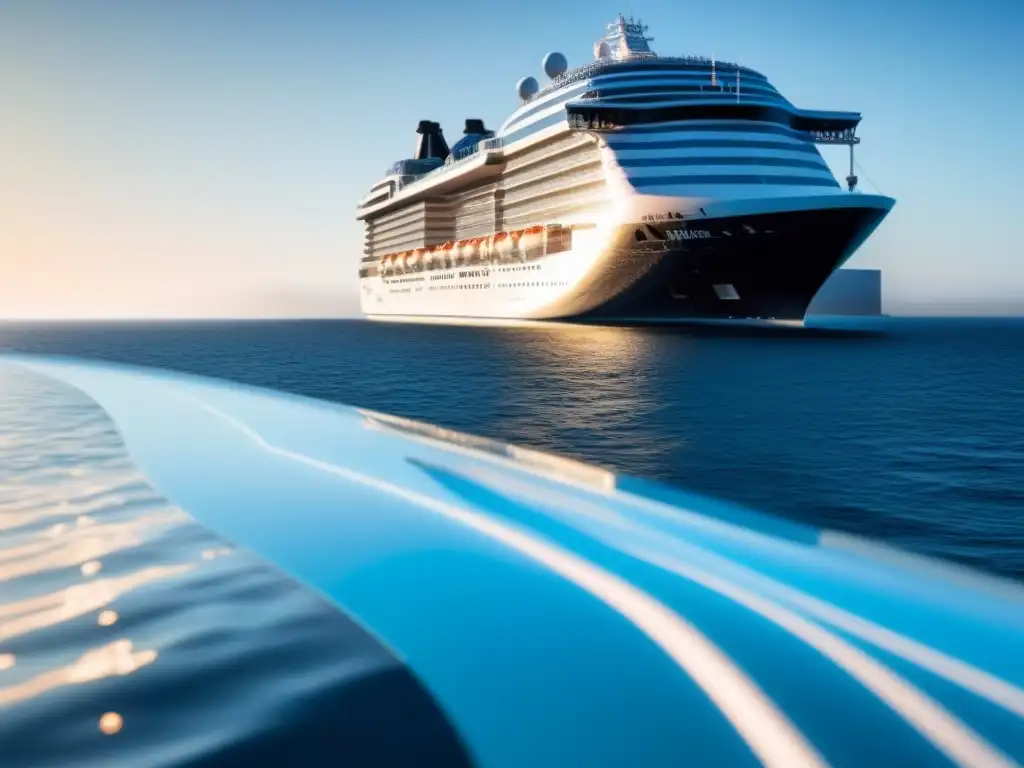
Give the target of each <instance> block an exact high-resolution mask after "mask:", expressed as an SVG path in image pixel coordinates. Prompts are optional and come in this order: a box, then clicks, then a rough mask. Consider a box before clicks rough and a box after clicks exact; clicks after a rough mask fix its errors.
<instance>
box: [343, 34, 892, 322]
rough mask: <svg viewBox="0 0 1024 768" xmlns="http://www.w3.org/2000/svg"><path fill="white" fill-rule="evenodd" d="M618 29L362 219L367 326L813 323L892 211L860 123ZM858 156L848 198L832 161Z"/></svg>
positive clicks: (438, 147) (394, 188)
mask: <svg viewBox="0 0 1024 768" xmlns="http://www.w3.org/2000/svg"><path fill="white" fill-rule="evenodd" d="M647 30H648V28H647V26H646V25H645V24H643V23H642V22H640V21H637V20H633V19H628V20H627V19H625V18H623V17H622V16H619V17H618V18H617V19H616V20H615V21H614V22H613V23H611V24H609V25H608V26H607V29H606V32H605V35H604V36H603V37H602V38H601V39H600V40H598V41H597V42H596V43H595V45H594V60H593V61H590V62H587V63H585V64H583V65H582V66H578V67H575V68H571V69H570V68H569V66H568V62H567V60H566V57H565V56H564V55H562V54H561V53H557V52H553V53H549V54H548V55H547V56H545V57H544V59H543V62H542V69H543V71H544V74H545V76H546V78H547V79H548V82H547V83H545V85H544V87H541V85H540V84H539V83H538V82H537V79H536V78H534V77H524V78H523V79H521V80H520V81H519V83H518V85H517V94H518V97H519V101H520V105H519V107H518V109H516V110H515V111H514V112H513V113H512V115H511V116H510V117H509V118H508V119H507V120H505V122H504V123H503V124H502V125H501V126H500V127H499V128H498V130H496V131H493V130H489V129H488V128H486V127H485V125H484V122H483V121H482V120H480V119H477V118H472V119H467V120H466V123H465V130H464V134H463V136H462V137H461V138H459V140H458V141H456V142H455V143H454V144H453V145H452V146H451V147H449V146H448V143H447V141H446V140H445V137H444V132H443V131H442V129H441V126H440V125H439V124H438V123H436V122H433V121H430V120H421V121H419V125H418V127H417V134H418V136H417V140H416V143H415V153H414V156H413V157H411V158H407V159H404V160H400V161H398V162H396V163H394V165H392V166H391V168H390V169H389V170H388V171H387V173H386V175H385V176H384V178H383V179H381V180H380V181H379V182H377V183H376V184H374V185H373V187H372V188H371V189H370V192H369V194H368V195H366V197H364V198H363V199H362V200H361V201H360V203H359V206H358V213H357V218H358V220H360V221H362V222H363V225H364V227H365V248H364V253H363V258H362V260H361V263H360V269H359V278H360V280H359V283H360V301H361V306H362V310H363V312H364V313H365V314H366V315H368V316H370V317H372V318H381V319H385V318H410V319H411V318H423V317H432V318H441V317H446V318H508V319H534V320H554V319H560V320H573V321H577V320H578V321H588V320H589V321H600V322H622V323H632V322H645V321H664V320H675V319H688V318H690V319H693V318H706V319H722V320H729V319H736V320H741V319H742V320H746V319H778V320H802V319H803V317H804V314H805V312H806V311H807V307H808V305H809V304H810V302H811V300H812V299H813V298H814V296H815V294H816V293H817V291H818V289H819V288H821V286H822V285H823V284H824V283H825V281H826V280H827V279H828V278H829V276H830V275H832V273H833V272H834V271H835V270H836V269H838V268H839V267H840V266H841V265H842V264H843V263H844V262H845V261H846V260H847V259H848V258H849V257H850V256H851V255H852V254H853V253H854V251H855V250H856V249H857V248H858V247H859V246H860V245H861V243H863V242H864V240H865V239H866V238H867V237H868V236H869V235H870V234H871V233H872V232H873V231H874V230H875V228H876V227H877V226H878V225H879V223H880V222H881V221H882V219H883V218H884V217H885V216H886V214H887V213H888V212H889V210H890V209H891V208H892V206H893V204H894V202H895V201H894V200H893V199H892V198H889V197H885V196H882V195H875V194H867V193H863V192H861V191H860V190H859V189H858V179H857V176H856V175H855V173H854V168H855V163H854V147H855V146H856V145H857V144H858V143H859V142H860V139H859V138H858V137H857V136H856V129H857V126H858V125H859V123H860V121H861V115H860V114H859V113H856V112H834V111H819V110H808V109H802V108H798V107H796V106H794V105H793V104H791V103H790V102H789V101H788V100H787V99H786V98H785V97H784V96H782V94H781V93H779V91H778V90H777V89H776V88H775V87H774V86H773V85H772V84H771V83H770V82H769V80H768V78H767V77H765V76H764V75H763V74H761V73H759V72H756V71H754V70H752V69H749V68H747V67H745V66H741V65H739V64H734V63H728V62H724V61H716V60H715V59H714V58H713V57H712V58H705V57H700V56H681V57H679V56H672V57H669V56H658V55H656V54H655V53H654V52H653V51H652V49H651V47H650V43H651V42H652V41H653V39H654V38H652V37H648V36H647ZM824 144H833V145H836V144H838V145H846V146H849V150H850V174H849V176H848V177H847V178H846V179H845V185H841V184H840V182H839V181H838V180H837V179H836V178H835V176H834V175H833V173H832V172H831V170H830V169H829V167H828V165H827V164H826V163H825V161H824V160H823V159H822V156H821V154H820V152H819V150H818V145H824Z"/></svg>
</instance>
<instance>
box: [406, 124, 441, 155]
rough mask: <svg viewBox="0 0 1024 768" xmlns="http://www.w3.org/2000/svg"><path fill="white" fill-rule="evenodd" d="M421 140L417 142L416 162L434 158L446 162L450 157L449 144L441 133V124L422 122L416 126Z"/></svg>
mask: <svg viewBox="0 0 1024 768" xmlns="http://www.w3.org/2000/svg"><path fill="white" fill-rule="evenodd" d="M416 133H418V134H419V138H418V139H417V140H416V154H415V155H413V159H415V160H429V159H430V158H432V157H436V158H440V159H441V160H444V159H445V158H446V157H448V143H447V142H446V141H445V140H444V134H443V133H441V124H440V123H435V122H433V121H431V120H420V122H419V125H417V126H416Z"/></svg>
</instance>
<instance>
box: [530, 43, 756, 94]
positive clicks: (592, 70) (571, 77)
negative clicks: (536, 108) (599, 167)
mask: <svg viewBox="0 0 1024 768" xmlns="http://www.w3.org/2000/svg"><path fill="white" fill-rule="evenodd" d="M637 60H647V61H656V62H664V63H665V64H701V65H707V66H711V64H712V63H713V64H714V65H715V66H716V67H726V68H728V69H734V70H735V69H738V70H740V71H741V72H746V73H750V74H755V73H754V71H753V70H750V69H747V68H746V67H743V66H742V65H740V64H737V63H735V62H732V61H723V60H721V59H711V58H708V57H707V56H658V55H657V54H655V53H650V52H647V51H637V52H634V53H631V54H630V55H629V56H628V57H627V58H624V59H599V60H598V61H592V62H590V63H588V64H583V65H582V66H579V67H575V68H573V69H570V70H568V71H567V72H565V74H562V75H559V76H558V77H556V78H555V79H554V80H552V81H551V82H550V83H549V84H548V85H546V86H544V87H543V88H542V89H541V90H539V91H537V93H536V94H534V95H533V96H532V97H530V99H528V101H533V100H534V99H537V98H540V97H541V96H546V95H547V94H549V93H553V92H555V91H557V90H558V89H560V88H564V87H565V86H567V85H571V84H572V83H576V82H579V81H580V80H586V79H587V78H590V77H593V76H594V75H595V74H597V73H599V72H600V71H601V70H603V69H610V70H613V69H615V66H616V65H617V64H627V63H629V62H631V61H637Z"/></svg>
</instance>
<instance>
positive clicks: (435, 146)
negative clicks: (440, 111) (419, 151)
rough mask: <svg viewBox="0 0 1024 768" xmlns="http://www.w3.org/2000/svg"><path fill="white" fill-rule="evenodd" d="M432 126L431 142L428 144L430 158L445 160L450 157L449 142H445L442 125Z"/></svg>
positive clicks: (435, 124)
mask: <svg viewBox="0 0 1024 768" xmlns="http://www.w3.org/2000/svg"><path fill="white" fill-rule="evenodd" d="M430 126H431V131H430V141H429V143H428V146H429V147H430V154H429V155H428V157H437V158H440V159H441V160H444V159H445V158H446V157H448V155H449V154H450V152H451V150H449V149H448V142H446V141H445V140H444V134H443V133H441V124H440V123H431V124H430Z"/></svg>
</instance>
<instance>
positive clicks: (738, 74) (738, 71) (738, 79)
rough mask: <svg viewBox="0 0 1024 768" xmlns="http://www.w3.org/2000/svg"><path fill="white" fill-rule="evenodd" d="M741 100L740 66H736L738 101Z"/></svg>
mask: <svg viewBox="0 0 1024 768" xmlns="http://www.w3.org/2000/svg"><path fill="white" fill-rule="evenodd" d="M739 100H740V65H739V64H737V65H736V101H739Z"/></svg>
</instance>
